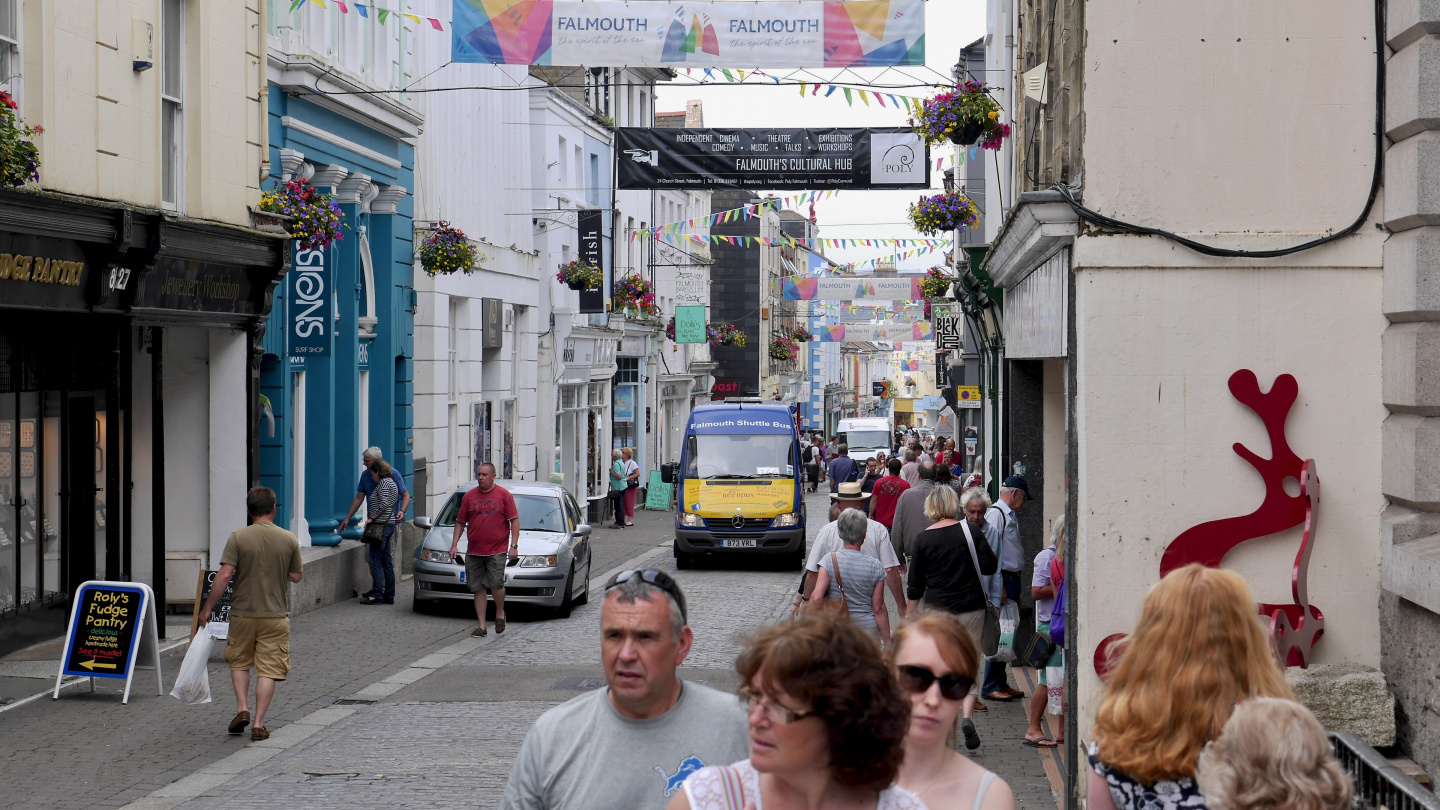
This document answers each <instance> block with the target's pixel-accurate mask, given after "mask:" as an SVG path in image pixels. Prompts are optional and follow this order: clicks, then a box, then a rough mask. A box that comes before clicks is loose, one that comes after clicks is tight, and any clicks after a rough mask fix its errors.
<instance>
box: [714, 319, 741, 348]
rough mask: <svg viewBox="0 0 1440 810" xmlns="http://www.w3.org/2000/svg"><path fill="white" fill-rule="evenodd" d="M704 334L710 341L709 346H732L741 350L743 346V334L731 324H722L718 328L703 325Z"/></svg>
mask: <svg viewBox="0 0 1440 810" xmlns="http://www.w3.org/2000/svg"><path fill="white" fill-rule="evenodd" d="M705 334H706V336H707V337H709V339H710V345H711V346H734V347H736V348H743V347H744V346H745V333H744V332H743V331H741V330H740V328H739V327H738V326H736V325H735V324H733V323H722V324H720V325H719V326H714V325H711V324H708V323H707V324H705Z"/></svg>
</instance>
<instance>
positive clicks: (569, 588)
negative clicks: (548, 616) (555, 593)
mask: <svg viewBox="0 0 1440 810" xmlns="http://www.w3.org/2000/svg"><path fill="white" fill-rule="evenodd" d="M574 591H575V566H574V565H573V564H572V565H571V566H570V575H569V576H567V577H565V595H564V596H562V597H560V607H558V608H555V615H556V616H557V617H559V618H561V619H568V618H570V609H571V608H573V607H574V606H575V597H574Z"/></svg>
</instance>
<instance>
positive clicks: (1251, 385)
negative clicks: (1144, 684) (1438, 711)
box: [1095, 369, 1325, 678]
mask: <svg viewBox="0 0 1440 810" xmlns="http://www.w3.org/2000/svg"><path fill="white" fill-rule="evenodd" d="M1299 392H1300V387H1299V385H1298V384H1297V383H1296V382H1295V378H1294V377H1292V376H1290V375H1289V374H1281V375H1280V376H1279V377H1277V378H1276V379H1275V385H1274V386H1272V387H1271V389H1270V391H1269V392H1268V393H1267V392H1263V391H1261V390H1260V382H1259V380H1257V379H1256V377H1255V372H1253V371H1251V370H1249V369H1241V370H1239V371H1237V372H1235V373H1234V374H1232V375H1230V393H1231V394H1233V395H1234V396H1235V399H1237V400H1239V401H1240V402H1241V403H1242V404H1244V405H1246V406H1248V407H1249V408H1250V409H1251V410H1253V411H1254V412H1255V413H1256V415H1257V416H1259V417H1260V420H1261V421H1262V422H1264V423H1265V430H1266V432H1267V433H1268V434H1269V437H1270V448H1271V452H1272V456H1271V457H1270V458H1261V457H1260V456H1259V455H1257V454H1256V453H1254V452H1253V451H1251V450H1250V448H1248V447H1245V446H1244V445H1242V444H1240V443H1239V442H1236V443H1235V445H1234V448H1235V453H1236V454H1237V455H1239V456H1240V457H1241V458H1243V459H1245V460H1246V461H1248V462H1249V463H1250V465H1251V466H1252V467H1254V468H1255V470H1256V471H1257V472H1259V473H1260V477H1261V478H1262V479H1264V482H1265V500H1264V501H1262V502H1261V504H1260V507H1259V508H1258V509H1256V510H1255V511H1254V512H1251V513H1250V514H1248V515H1243V516H1240V517H1231V518H1224V519H1222V520H1211V521H1208V522H1205V523H1201V524H1199V525H1197V526H1191V527H1190V528H1188V529H1186V530H1185V531H1183V532H1181V533H1180V536H1179V537H1176V538H1175V539H1174V540H1173V541H1171V543H1170V545H1169V546H1167V547H1166V548H1165V554H1164V555H1163V556H1162V557H1161V558H1160V576H1162V577H1163V576H1165V575H1166V574H1168V573H1170V572H1171V571H1174V570H1175V569H1177V568H1180V567H1182V566H1185V565H1189V564H1190V563H1200V564H1201V565H1206V566H1209V567H1211V568H1218V567H1219V565H1220V561H1221V560H1222V559H1224V557H1225V554H1226V553H1227V552H1229V551H1230V549H1232V548H1234V547H1236V546H1238V545H1240V544H1241V543H1243V542H1245V541H1247V540H1254V539H1255V538H1257V537H1265V536H1267V535H1271V534H1275V533H1276V532H1282V531H1285V530H1286V529H1289V528H1291V527H1294V526H1300V525H1304V527H1305V533H1304V536H1303V537H1302V538H1301V541H1300V550H1299V551H1298V552H1297V553H1296V555H1295V564H1294V565H1293V566H1292V567H1291V570H1290V594H1291V596H1292V597H1294V599H1295V602H1294V604H1288V605H1271V604H1261V605H1259V606H1258V609H1259V612H1260V614H1261V615H1262V616H1267V617H1269V619H1270V640H1271V643H1272V644H1274V646H1275V654H1276V658H1277V660H1279V661H1283V662H1284V663H1285V666H1299V667H1308V666H1309V665H1310V651H1311V649H1312V648H1313V647H1314V646H1315V642H1316V641H1318V640H1319V638H1320V636H1321V635H1322V634H1323V633H1324V632H1325V616H1324V614H1322V613H1321V612H1320V609H1319V608H1317V607H1315V606H1314V605H1312V604H1310V595H1309V593H1308V590H1307V587H1306V577H1307V574H1308V571H1309V568H1310V551H1311V549H1312V548H1313V547H1314V540H1315V508H1316V506H1318V505H1319V502H1320V479H1319V478H1318V477H1317V475H1316V473H1315V460H1314V459H1305V460H1303V461H1302V460H1301V458H1300V457H1299V456H1298V455H1296V454H1295V452H1294V451H1293V450H1291V449H1290V443H1289V441H1287V440H1286V438H1285V419H1286V417H1288V416H1289V415H1290V408H1291V407H1292V406H1294V404H1295V398H1296V397H1297V396H1298V395H1299ZM1287 479H1293V481H1294V482H1295V485H1296V486H1298V488H1299V494H1298V495H1291V494H1290V493H1288V492H1286V491H1285V482H1286V480H1287ZM1123 638H1124V634H1115V635H1112V636H1109V637H1107V638H1106V639H1105V640H1104V641H1102V642H1100V644H1099V646H1098V647H1097V648H1096V650H1095V670H1096V671H1097V672H1099V673H1100V676H1101V677H1102V678H1103V677H1104V676H1105V673H1106V671H1107V670H1108V669H1109V666H1108V664H1109V661H1110V655H1109V652H1110V650H1111V648H1112V645H1114V644H1115V643H1116V642H1118V641H1119V640H1120V639H1123Z"/></svg>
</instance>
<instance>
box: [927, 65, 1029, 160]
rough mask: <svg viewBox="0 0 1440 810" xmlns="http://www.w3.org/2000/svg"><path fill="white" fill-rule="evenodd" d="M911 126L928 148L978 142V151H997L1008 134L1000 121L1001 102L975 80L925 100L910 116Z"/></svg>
mask: <svg viewBox="0 0 1440 810" xmlns="http://www.w3.org/2000/svg"><path fill="white" fill-rule="evenodd" d="M910 127H911V128H912V129H914V130H915V132H916V133H917V134H918V135H919V136H920V137H921V138H924V139H925V142H926V143H928V144H930V145H931V146H934V145H937V144H941V143H944V142H946V141H949V142H951V143H956V144H959V145H961V146H970V145H971V144H973V143H975V142H976V141H980V142H981V143H980V148H981V149H999V148H1000V145H1001V144H1002V143H1003V142H1004V141H1005V138H1006V136H1008V135H1009V134H1010V125H1009V124H1006V123H1003V122H1001V120H1000V103H999V102H997V101H996V100H995V99H994V97H993V96H991V95H990V88H989V87H986V86H985V85H984V84H982V83H980V82H975V81H967V82H965V83H964V84H962V85H960V86H958V87H956V88H955V89H954V90H946V91H945V92H943V93H941V94H939V95H937V96H935V97H933V98H929V99H926V100H925V101H924V102H923V103H922V104H921V106H920V109H919V110H918V111H917V112H916V113H915V115H912V116H911V117H910Z"/></svg>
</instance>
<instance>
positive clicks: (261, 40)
mask: <svg viewBox="0 0 1440 810" xmlns="http://www.w3.org/2000/svg"><path fill="white" fill-rule="evenodd" d="M265 5H266V0H256V6H257V8H258V9H259V11H260V24H259V25H258V26H256V29H257V30H256V37H255V38H256V40H257V41H256V47H255V52H256V53H257V54H259V57H260V59H259V63H260V88H259V90H258V91H257V92H258V93H259V94H260V181H259V182H260V183H261V184H264V182H265V181H266V180H268V179H269V178H270V82H269V80H268V79H267V75H268V72H269V66H268V64H267V63H268V60H269V58H270V20H269V18H268V17H267V16H266V15H267V14H268V13H269V12H268V11H267V10H266V8H265Z"/></svg>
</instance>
